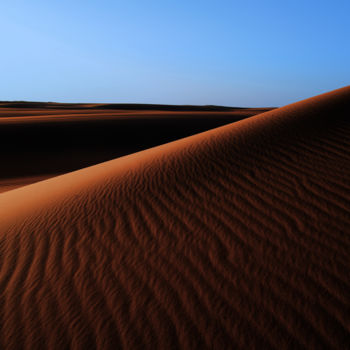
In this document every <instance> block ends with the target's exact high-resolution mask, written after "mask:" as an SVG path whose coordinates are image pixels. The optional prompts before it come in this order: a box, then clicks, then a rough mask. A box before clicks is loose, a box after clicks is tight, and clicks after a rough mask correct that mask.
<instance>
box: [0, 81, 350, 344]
mask: <svg viewBox="0 0 350 350" xmlns="http://www.w3.org/2000/svg"><path fill="white" fill-rule="evenodd" d="M349 108H350V88H349V87H347V88H343V89H340V90H336V91H333V92H331V93H328V94H324V95H320V96H317V97H314V98H311V99H308V100H305V101H301V102H298V103H295V104H292V105H289V106H286V107H283V108H280V109H276V110H273V111H269V112H266V113H263V114H260V115H257V116H253V117H251V118H247V119H245V120H242V121H238V122H236V123H233V124H229V125H226V126H222V127H219V128H216V129H213V130H210V131H206V132H203V133H201V134H198V135H194V136H191V137H188V138H184V139H181V140H178V141H174V142H170V143H168V144H165V145H162V146H158V147H155V148H151V149H148V150H145V151H142V152H138V153H135V154H132V155H129V156H125V157H122V158H119V159H116V160H112V161H109V162H105V163H102V164H99V165H96V166H92V167H89V168H86V169H82V170H79V171H76V172H72V173H69V174H66V175H62V176H58V177H55V178H52V179H49V180H45V181H42V182H38V183H36V184H32V185H29V186H25V187H22V188H19V189H15V190H12V191H9V192H7V193H3V194H1V195H0V213H1V215H0V232H1V233H0V249H1V253H0V258H1V269H0V285H1V288H0V290H1V305H2V308H1V317H0V322H1V327H0V331H1V336H0V342H1V343H0V348H6V349H18V348H28V349H37V348H50V349H51V348H52V349H65V348H69V347H70V348H73V349H90V348H99V349H116V348H127V349H147V348H148V349H155V348H160V349H176V348H186V349H205V348H208V349H229V348H233V349H240V348H242V349H267V348H275V349H300V348H305V349H331V348H333V349H346V348H348V347H349V344H350V332H349V331H350V329H349V328H350V313H349V306H350V305H349V304H350V299H349V296H350V279H349V269H350V254H349V252H350V232H349V227H350V198H349V193H350V192H349V191H350V162H349V160H350V141H349V140H350V138H349V136H350V119H349Z"/></svg>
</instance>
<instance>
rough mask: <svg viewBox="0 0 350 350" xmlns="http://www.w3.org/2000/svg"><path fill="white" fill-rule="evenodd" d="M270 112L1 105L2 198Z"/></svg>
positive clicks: (140, 106) (144, 106) (165, 107)
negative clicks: (34, 184)
mask: <svg viewBox="0 0 350 350" xmlns="http://www.w3.org/2000/svg"><path fill="white" fill-rule="evenodd" d="M266 110H267V109H266V108H260V109H259V108H228V107H217V106H162V105H161V106H158V105H125V104H124V105H121V104H116V105H92V104H90V105H83V104H57V103H55V104H52V103H37V102H36V103H29V102H21V103H19V102H17V103H0V163H1V164H2V168H1V171H0V192H4V191H7V190H9V189H11V188H15V187H19V186H23V185H26V184H28V183H30V182H35V181H38V180H40V179H44V178H49V177H52V176H55V175H58V174H63V173H66V172H69V171H73V170H78V169H81V168H83V167H87V166H90V165H94V164H97V163H101V162H103V161H107V160H111V159H114V158H116V157H120V156H123V155H126V154H129V153H134V152H137V151H140V150H143V149H146V148H150V147H153V146H156V145H160V144H162V143H166V142H169V141H173V140H176V139H178V138H181V137H185V136H189V135H193V134H195V133H198V132H202V131H205V130H209V129H211V128H214V127H218V126H221V125H224V124H228V123H232V122H234V121H237V120H241V119H243V118H247V117H250V116H252V115H255V114H258V113H261V112H264V111H266Z"/></svg>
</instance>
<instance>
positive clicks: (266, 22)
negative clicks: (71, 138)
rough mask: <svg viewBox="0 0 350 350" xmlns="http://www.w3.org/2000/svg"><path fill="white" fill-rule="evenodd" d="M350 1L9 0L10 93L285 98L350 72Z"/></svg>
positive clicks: (188, 100)
mask: <svg viewBox="0 0 350 350" xmlns="http://www.w3.org/2000/svg"><path fill="white" fill-rule="evenodd" d="M349 15H350V1H348V0H346V1H345V0H344V1H337V0H329V1H322V0H317V1H316V0H293V1H288V0H285V1H281V0H279V1H277V0H276V1H269V0H265V1H261V0H251V1H249V0H240V1H234V0H231V1H228V0H211V1H206V0H197V1H195V0H177V1H175V0H147V1H146V0H143V1H141V0H139V1H135V0H124V1H118V0H115V1H112V0H84V1H82V0H60V1H58V0H50V1H48V0H45V1H43V0H31V1H28V0H25V1H24V0H2V1H1V2H0V36H1V49H0V50H1V51H0V64H1V82H0V100H31V101H58V102H139V103H170V104H219V105H230V106H281V105H285V104H287V103H291V102H295V101H297V100H300V99H303V98H306V97H310V96H313V95H316V94H319V93H322V92H326V91H329V90H332V89H336V88H339V87H342V86H345V85H348V84H349V81H350V22H349Z"/></svg>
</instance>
